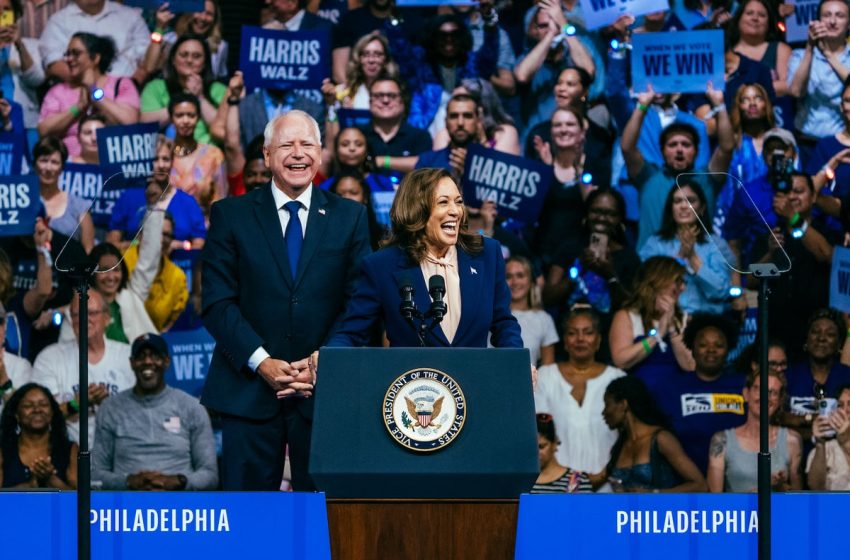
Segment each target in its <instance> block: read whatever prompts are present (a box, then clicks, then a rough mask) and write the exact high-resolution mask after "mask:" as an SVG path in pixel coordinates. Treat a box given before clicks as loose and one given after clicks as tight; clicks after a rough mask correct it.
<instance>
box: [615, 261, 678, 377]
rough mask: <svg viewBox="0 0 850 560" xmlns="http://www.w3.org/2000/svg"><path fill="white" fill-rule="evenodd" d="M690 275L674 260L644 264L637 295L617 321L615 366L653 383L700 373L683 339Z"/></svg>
mask: <svg viewBox="0 0 850 560" xmlns="http://www.w3.org/2000/svg"><path fill="white" fill-rule="evenodd" d="M686 273H687V271H686V269H685V267H684V266H683V265H681V264H679V263H678V262H677V261H676V260H675V259H672V258H670V257H651V258H649V259H647V260H646V261H645V262H644V263H643V264H642V265H641V266H640V268H639V269H638V271H637V274H636V275H635V280H634V285H633V289H632V295H631V296H630V297H629V298H628V299H626V301H625V302H623V307H622V308H621V309H620V310H619V311H617V312H616V313H615V314H614V318H613V320H612V321H611V332H610V335H609V340H610V344H611V359H612V361H613V363H614V365H615V366H617V367H619V368H622V369H624V370H626V371H628V372H629V373H630V374H635V375H640V377H641V378H642V379H644V381H647V382H651V380H653V379H655V378H659V379H660V378H666V377H667V376H669V375H672V374H674V373H678V372H679V371H680V370H684V371H691V370H693V369H694V359H693V356H692V355H691V352H690V350H689V349H688V347H687V346H685V343H684V340H683V339H682V333H683V331H684V329H685V325H686V324H687V321H688V317H687V315H686V314H685V313H683V312H682V309H681V308H680V307H679V296H681V295H682V293H683V292H684V291H685V274H686Z"/></svg>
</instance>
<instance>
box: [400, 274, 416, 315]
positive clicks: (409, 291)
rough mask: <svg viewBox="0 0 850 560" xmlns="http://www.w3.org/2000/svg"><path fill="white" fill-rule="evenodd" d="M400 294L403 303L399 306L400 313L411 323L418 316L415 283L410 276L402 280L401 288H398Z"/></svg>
mask: <svg viewBox="0 0 850 560" xmlns="http://www.w3.org/2000/svg"><path fill="white" fill-rule="evenodd" d="M398 293H399V295H400V296H401V303H400V304H399V306H398V310H399V313H401V316H402V317H404V318H405V319H406V320H408V321H410V320H412V319H413V317H414V316H415V315H416V304H415V303H413V281H412V280H411V279H410V277H409V276H405V277H403V278H402V279H401V286H399V288H398Z"/></svg>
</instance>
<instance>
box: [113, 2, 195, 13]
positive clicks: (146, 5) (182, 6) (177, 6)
mask: <svg viewBox="0 0 850 560" xmlns="http://www.w3.org/2000/svg"><path fill="white" fill-rule="evenodd" d="M166 2H168V10H169V11H170V12H172V13H174V14H183V13H187V12H203V11H204V7H205V3H206V2H205V0H124V5H125V6H132V7H134V8H142V9H143V10H154V11H156V10H157V9H159V7H160V6H162V5H163V4H165V3H166Z"/></svg>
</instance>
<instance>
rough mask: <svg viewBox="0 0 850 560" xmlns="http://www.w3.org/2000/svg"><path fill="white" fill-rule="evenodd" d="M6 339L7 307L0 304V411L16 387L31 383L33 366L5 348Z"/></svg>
mask: <svg viewBox="0 0 850 560" xmlns="http://www.w3.org/2000/svg"><path fill="white" fill-rule="evenodd" d="M4 340H6V309H5V308H4V307H3V305H2V304H0V412H2V411H3V404H4V403H5V402H6V401H8V400H9V399H10V398H11V396H12V393H14V392H15V388H16V387H21V386H23V385H25V384H26V383H29V381H30V376H31V375H32V366H31V365H30V363H29V362H28V361H27V360H26V358H21V357H20V356H16V355H14V354H12V353H11V352H6V350H5V349H4V348H3V346H2V344H3V341H4Z"/></svg>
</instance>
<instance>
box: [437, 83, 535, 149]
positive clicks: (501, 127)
mask: <svg viewBox="0 0 850 560" xmlns="http://www.w3.org/2000/svg"><path fill="white" fill-rule="evenodd" d="M512 76H513V75H512ZM459 94H466V95H469V96H470V97H472V98H473V99H474V100H475V102H476V103H478V106H479V107H480V109H481V112H480V114H479V121H480V130H479V135H480V137H481V143H482V144H484V145H486V146H487V147H489V148H493V149H494V150H498V151H500V152H505V153H508V154H514V155H517V156H518V155H520V145H519V132H518V131H517V128H516V124H515V123H514V119H513V117H511V116H510V115H509V114H508V113H507V111H505V108H504V107H503V106H502V101H501V100H500V99H499V96H498V94H496V91H495V89H494V88H493V86H492V85H491V84H490V82H488V81H486V80H483V79H481V78H467V79H466V80H463V81H462V82H461V83H460V85H459V86H457V87H456V88H455V89H454V91H453V92H452V96H455V95H459ZM450 142H451V138H450V137H449V132H448V130H447V129H446V128H442V129H440V130H439V131H438V132H437V134H436V135H435V136H434V150H441V149H443V148H445V147H446V146H448V145H449V143H450Z"/></svg>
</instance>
